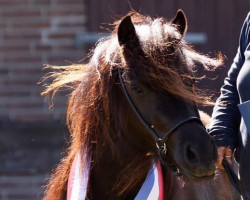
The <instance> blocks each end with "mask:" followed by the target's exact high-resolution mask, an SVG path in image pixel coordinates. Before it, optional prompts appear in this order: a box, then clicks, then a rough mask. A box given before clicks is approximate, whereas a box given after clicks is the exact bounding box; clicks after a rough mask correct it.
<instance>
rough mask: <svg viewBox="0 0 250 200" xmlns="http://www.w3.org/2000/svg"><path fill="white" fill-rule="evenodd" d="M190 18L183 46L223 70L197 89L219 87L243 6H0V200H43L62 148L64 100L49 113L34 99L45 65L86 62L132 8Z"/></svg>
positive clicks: (144, 1) (16, 2)
mask: <svg viewBox="0 0 250 200" xmlns="http://www.w3.org/2000/svg"><path fill="white" fill-rule="evenodd" d="M179 8H181V9H183V10H184V11H185V13H186V15H187V18H188V24H189V27H188V34H187V36H186V40H187V41H189V42H190V43H191V44H192V45H193V46H194V47H195V48H196V49H198V50H199V51H201V52H204V53H207V54H209V55H211V56H213V55H215V53H216V52H219V51H221V52H222V53H223V54H224V55H225V56H226V57H227V59H226V61H225V67H223V68H221V69H220V70H218V71H217V72H216V74H213V75H212V77H216V76H217V79H215V80H206V81H203V82H202V87H205V88H210V89H213V90H215V91H216V90H217V91H218V89H219V88H220V87H221V85H222V83H223V79H224V77H225V75H226V72H227V70H228V68H229V67H230V63H231V62H232V60H233V57H234V55H235V53H236V50H237V46H238V38H239V33H240V28H241V25H242V23H243V20H244V18H245V17H246V15H247V13H248V11H249V8H250V3H249V1H248V0H240V1H235V0H220V1H217V0H209V1H208V0H199V1H197V0H188V1H187V0H130V1H128V0H119V1H118V0H0V200H31V199H32V200H35V199H41V196H42V194H43V188H42V187H41V186H42V185H44V184H46V181H47V178H48V177H49V176H50V174H51V171H52V169H53V168H55V166H56V164H57V163H58V162H59V160H60V158H61V157H62V155H63V154H62V152H63V150H64V149H65V148H66V147H67V142H66V141H67V137H68V133H67V129H66V126H65V113H66V106H67V95H66V94H65V93H60V94H59V95H58V96H57V97H56V99H55V107H54V109H53V110H52V111H50V110H49V109H48V102H46V101H45V100H44V98H43V97H41V96H40V92H41V91H42V90H43V87H42V86H41V85H38V84H37V82H39V80H40V78H41V77H42V76H44V75H45V73H46V70H42V68H43V65H44V64H52V65H67V64H70V63H84V61H83V60H82V59H83V58H84V57H85V56H86V53H87V52H88V49H89V48H91V47H93V45H94V44H95V43H96V41H97V40H98V39H99V38H100V37H101V36H102V35H106V34H107V30H109V29H110V28H111V26H109V23H111V22H113V21H114V20H116V19H119V18H120V17H121V16H122V15H124V14H126V13H127V12H128V11H130V10H131V9H134V10H136V11H140V12H141V13H142V14H146V15H151V16H153V17H157V16H163V17H166V18H168V19H171V18H173V17H174V15H175V13H176V10H177V9H179ZM205 110H206V111H207V112H208V113H211V111H212V108H205Z"/></svg>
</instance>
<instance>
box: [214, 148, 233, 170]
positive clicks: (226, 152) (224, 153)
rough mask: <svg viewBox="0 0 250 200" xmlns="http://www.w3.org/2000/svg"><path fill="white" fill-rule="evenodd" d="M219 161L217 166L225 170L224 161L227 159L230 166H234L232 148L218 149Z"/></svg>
mask: <svg viewBox="0 0 250 200" xmlns="http://www.w3.org/2000/svg"><path fill="white" fill-rule="evenodd" d="M217 151H218V159H217V161H216V166H217V167H218V168H220V169H223V170H224V167H223V166H222V160H223V159H224V158H225V159H226V160H227V162H228V164H229V165H230V166H232V159H233V151H232V149H231V148H230V147H218V149H217Z"/></svg>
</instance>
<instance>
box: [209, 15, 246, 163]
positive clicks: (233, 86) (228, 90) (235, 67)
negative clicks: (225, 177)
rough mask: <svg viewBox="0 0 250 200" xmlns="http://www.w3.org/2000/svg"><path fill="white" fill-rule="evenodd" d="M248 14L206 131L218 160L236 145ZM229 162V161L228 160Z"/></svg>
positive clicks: (227, 155) (227, 156) (229, 152)
mask: <svg viewBox="0 0 250 200" xmlns="http://www.w3.org/2000/svg"><path fill="white" fill-rule="evenodd" d="M249 23H250V13H248V16H247V18H246V19H245V21H244V24H243V27H242V30H241V34H240V41H239V48H238V51H237V54H236V56H235V58H234V62H233V64H232V65H231V67H230V69H229V71H228V76H227V77H226V78H225V80H224V85H223V86H222V87H221V94H220V97H219V98H218V99H217V101H216V105H215V107H214V110H213V114H212V121H211V124H210V127H209V129H208V131H209V133H210V134H211V135H212V136H213V137H214V139H215V142H216V144H217V146H218V147H227V148H221V149H219V150H220V151H219V150H218V153H220V154H221V151H222V154H223V155H219V159H221V160H222V158H223V157H226V158H229V157H230V155H231V153H232V151H231V150H233V149H234V148H235V146H236V145H237V133H238V130H239V125H240V119H241V115H240V112H239V110H238V107H237V105H238V104H239V95H238V90H237V82H236V81H237V76H238V74H239V71H240V69H241V67H242V65H243V63H244V60H245V56H244V51H245V49H246V47H247V44H248V43H249V37H250V35H249V34H250V32H249V31H250V29H249ZM228 160H229V161H230V159H228Z"/></svg>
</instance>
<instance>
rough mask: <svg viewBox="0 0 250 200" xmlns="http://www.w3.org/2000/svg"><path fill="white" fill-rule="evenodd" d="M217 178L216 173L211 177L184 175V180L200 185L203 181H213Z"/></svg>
mask: <svg viewBox="0 0 250 200" xmlns="http://www.w3.org/2000/svg"><path fill="white" fill-rule="evenodd" d="M214 176H215V173H213V174H211V175H206V176H195V175H193V174H190V173H183V178H184V179H185V180H187V181H188V182H192V183H198V182H203V181H209V180H212V179H213V178H214Z"/></svg>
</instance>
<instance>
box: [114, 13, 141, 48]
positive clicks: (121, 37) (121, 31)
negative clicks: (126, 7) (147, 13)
mask: <svg viewBox="0 0 250 200" xmlns="http://www.w3.org/2000/svg"><path fill="white" fill-rule="evenodd" d="M136 38H137V35H136V32H135V27H134V25H133V23H132V21H131V16H126V17H124V18H123V19H122V21H121V22H120V24H119V26H118V41H119V44H120V45H127V44H129V43H130V42H131V40H133V39H136Z"/></svg>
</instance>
